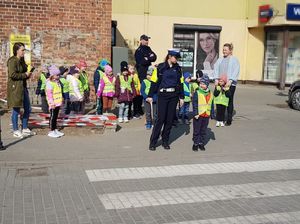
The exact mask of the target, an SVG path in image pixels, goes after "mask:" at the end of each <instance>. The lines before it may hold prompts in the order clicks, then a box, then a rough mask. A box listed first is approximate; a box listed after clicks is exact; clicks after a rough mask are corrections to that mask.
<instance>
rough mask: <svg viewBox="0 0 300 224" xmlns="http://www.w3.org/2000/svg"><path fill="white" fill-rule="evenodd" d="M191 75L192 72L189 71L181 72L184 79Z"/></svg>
mask: <svg viewBox="0 0 300 224" xmlns="http://www.w3.org/2000/svg"><path fill="white" fill-rule="evenodd" d="M191 76H192V74H191V73H190V72H185V73H183V78H184V79H186V78H189V77H191Z"/></svg>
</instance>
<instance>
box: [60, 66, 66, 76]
mask: <svg viewBox="0 0 300 224" xmlns="http://www.w3.org/2000/svg"><path fill="white" fill-rule="evenodd" d="M59 71H60V74H59V75H60V76H62V75H63V74H65V72H66V71H68V68H66V67H65V66H60V67H59Z"/></svg>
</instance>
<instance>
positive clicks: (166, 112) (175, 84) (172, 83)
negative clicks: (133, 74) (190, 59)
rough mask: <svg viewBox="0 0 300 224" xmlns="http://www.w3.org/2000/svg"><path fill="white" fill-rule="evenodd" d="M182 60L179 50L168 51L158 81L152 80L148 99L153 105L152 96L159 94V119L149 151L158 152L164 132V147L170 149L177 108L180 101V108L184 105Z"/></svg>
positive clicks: (156, 122) (159, 69)
mask: <svg viewBox="0 0 300 224" xmlns="http://www.w3.org/2000/svg"><path fill="white" fill-rule="evenodd" d="M178 58H180V52H179V50H177V49H170V50H168V55H167V56H166V59H165V62H163V63H161V64H159V65H158V67H157V71H158V72H157V73H158V77H157V80H154V79H152V81H153V83H152V85H151V88H150V91H149V94H148V98H147V99H146V100H147V101H148V102H149V103H150V104H151V103H152V96H153V95H154V94H155V93H157V94H158V102H157V119H156V121H155V124H154V128H153V130H152V135H151V138H150V145H149V150H151V151H155V150H156V143H157V140H158V138H159V135H160V131H161V129H162V127H163V131H162V135H161V136H162V146H163V148H164V149H170V145H169V135H170V132H171V128H172V123H173V120H174V115H175V113H174V112H175V111H176V106H177V103H178V101H179V100H180V106H182V105H183V103H184V101H183V99H184V91H183V81H184V80H183V77H182V70H181V67H180V66H179V64H178V63H177V59H178Z"/></svg>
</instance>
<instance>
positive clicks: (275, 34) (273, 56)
mask: <svg viewBox="0 0 300 224" xmlns="http://www.w3.org/2000/svg"><path fill="white" fill-rule="evenodd" d="M282 54H283V32H279V31H270V32H267V33H266V51H265V64H264V81H268V82H279V79H280V66H281V62H282Z"/></svg>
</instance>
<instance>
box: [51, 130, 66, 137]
mask: <svg viewBox="0 0 300 224" xmlns="http://www.w3.org/2000/svg"><path fill="white" fill-rule="evenodd" d="M54 132H55V133H56V134H57V135H59V136H60V137H61V136H64V135H65V133H63V132H61V131H59V130H57V129H55V130H54Z"/></svg>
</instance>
